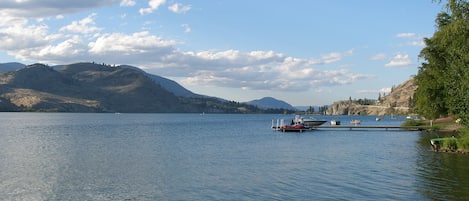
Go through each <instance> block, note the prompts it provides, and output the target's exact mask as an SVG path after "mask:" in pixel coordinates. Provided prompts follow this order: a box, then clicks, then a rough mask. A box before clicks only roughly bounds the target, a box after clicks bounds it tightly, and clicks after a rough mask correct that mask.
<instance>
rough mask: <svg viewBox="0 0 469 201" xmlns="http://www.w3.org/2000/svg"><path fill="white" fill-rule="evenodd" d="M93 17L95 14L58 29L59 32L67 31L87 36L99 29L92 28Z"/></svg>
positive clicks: (93, 23)
mask: <svg viewBox="0 0 469 201" xmlns="http://www.w3.org/2000/svg"><path fill="white" fill-rule="evenodd" d="M95 17H96V13H93V14H91V15H89V16H88V17H86V18H84V19H82V20H80V21H73V22H72V23H71V24H69V25H67V26H64V27H62V28H60V30H59V31H69V32H73V33H83V34H89V33H93V32H97V31H100V30H101V28H98V27H96V26H94V25H95V24H96V23H95V22H94V18H95Z"/></svg>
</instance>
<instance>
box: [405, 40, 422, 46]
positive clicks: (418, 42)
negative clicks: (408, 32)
mask: <svg viewBox="0 0 469 201" xmlns="http://www.w3.org/2000/svg"><path fill="white" fill-rule="evenodd" d="M406 45H407V46H425V42H424V41H423V40H419V41H411V42H408V43H407V44H406Z"/></svg>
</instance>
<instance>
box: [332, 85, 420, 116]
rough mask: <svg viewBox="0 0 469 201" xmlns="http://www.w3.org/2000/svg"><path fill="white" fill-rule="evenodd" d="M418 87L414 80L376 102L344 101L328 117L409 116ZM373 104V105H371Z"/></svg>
mask: <svg viewBox="0 0 469 201" xmlns="http://www.w3.org/2000/svg"><path fill="white" fill-rule="evenodd" d="M416 89H417V86H416V85H415V84H414V78H411V79H409V80H407V81H405V82H404V83H402V84H400V85H398V86H397V87H395V88H393V90H392V91H391V93H389V94H388V95H386V96H384V97H381V98H380V100H376V101H363V100H362V101H360V100H344V101H337V102H335V103H333V104H332V105H331V106H330V107H329V109H328V110H327V112H326V114H328V115H379V116H382V115H391V114H396V115H397V114H408V113H409V112H410V105H409V104H411V103H412V98H413V95H414V93H415V90H416ZM370 102H371V103H370Z"/></svg>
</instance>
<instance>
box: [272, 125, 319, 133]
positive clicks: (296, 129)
mask: <svg viewBox="0 0 469 201" xmlns="http://www.w3.org/2000/svg"><path fill="white" fill-rule="evenodd" d="M278 130H279V131H282V132H303V131H310V130H312V128H311V127H308V126H305V125H302V124H295V125H283V126H281V127H280V128H278Z"/></svg>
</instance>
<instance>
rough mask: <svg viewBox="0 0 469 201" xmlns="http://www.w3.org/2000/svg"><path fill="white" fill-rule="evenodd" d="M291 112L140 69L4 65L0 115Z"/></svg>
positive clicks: (0, 81) (0, 79) (270, 101)
mask: <svg viewBox="0 0 469 201" xmlns="http://www.w3.org/2000/svg"><path fill="white" fill-rule="evenodd" d="M267 109H268V110H267ZM285 109H288V110H291V112H293V110H294V108H293V107H292V106H291V105H289V104H287V103H285V102H283V101H279V100H275V99H273V98H265V99H261V100H257V101H254V103H238V102H235V101H227V100H223V99H221V98H216V97H210V96H206V95H199V94H195V93H193V92H191V91H189V90H187V89H185V88H184V87H182V86H181V85H179V84H178V83H177V82H175V81H173V80H169V79H166V78H163V77H161V76H157V75H153V74H149V73H146V72H145V71H143V70H141V69H139V68H137V67H134V66H127V65H122V66H117V67H111V66H109V65H104V64H103V65H102V64H95V63H75V64H70V65H58V66H46V65H43V64H33V65H29V66H25V65H24V64H20V63H3V64H0V111H57V112H216V113H262V112H283V110H285Z"/></svg>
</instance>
